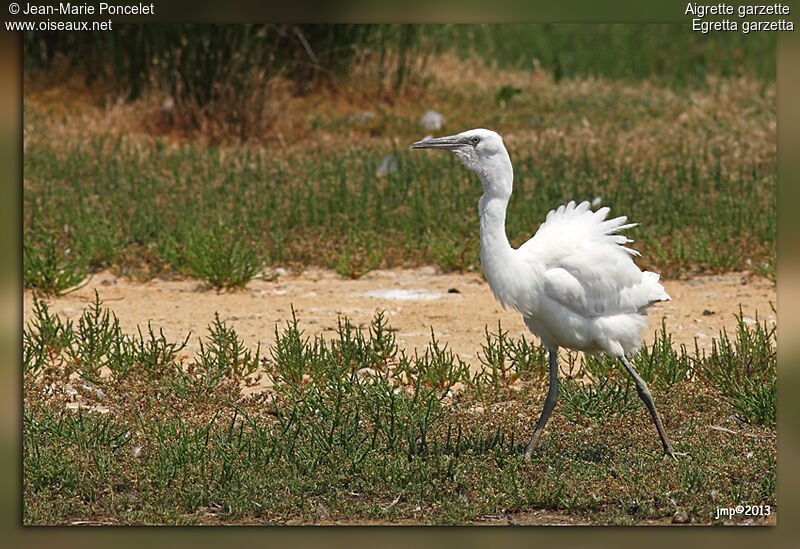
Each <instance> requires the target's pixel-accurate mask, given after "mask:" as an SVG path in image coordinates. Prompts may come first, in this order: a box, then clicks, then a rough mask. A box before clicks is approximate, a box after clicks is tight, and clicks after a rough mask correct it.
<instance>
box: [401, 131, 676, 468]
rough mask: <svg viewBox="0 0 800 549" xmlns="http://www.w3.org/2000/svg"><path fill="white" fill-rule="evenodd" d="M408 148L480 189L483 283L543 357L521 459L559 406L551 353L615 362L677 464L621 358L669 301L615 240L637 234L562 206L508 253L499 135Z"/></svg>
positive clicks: (508, 180) (508, 183) (598, 214)
mask: <svg viewBox="0 0 800 549" xmlns="http://www.w3.org/2000/svg"><path fill="white" fill-rule="evenodd" d="M411 148H412V149H442V150H446V151H452V152H453V153H455V155H456V156H457V157H458V158H459V160H461V162H462V163H463V164H464V166H466V167H467V168H469V169H470V170H472V171H474V172H475V173H476V174H478V177H479V178H480V180H481V183H482V185H483V195H482V196H481V198H480V200H479V202H478V211H479V213H480V218H481V219H480V241H481V267H482V268H483V272H484V275H485V276H486V280H488V282H489V286H490V287H491V288H492V292H494V295H495V298H497V300H498V301H499V302H500V303H501V304H502V305H503V307H511V308H513V309H515V310H517V311H519V312H520V313H521V314H522V317H523V319H524V321H525V324H526V325H527V326H528V328H529V329H530V331H531V332H532V333H533V334H535V335H536V336H538V337H539V338H541V340H542V344H543V345H544V346H545V347H546V348H547V349H548V351H549V355H550V386H549V389H548V392H547V397H546V398H545V401H544V408H543V410H542V415H541V416H540V417H539V421H537V422H536V427H535V429H534V431H533V436H532V437H531V440H530V443H529V444H528V446H527V448H526V449H525V455H526V456H528V457H529V456H530V455H531V453H532V452H533V450H534V449H535V448H536V447H537V445H538V443H539V439H540V437H541V435H542V431H543V430H544V427H545V425H546V424H547V420H548V419H549V417H550V413H551V412H552V410H553V407H554V406H555V404H556V401H557V400H558V365H557V357H558V348H559V347H565V348H568V349H574V350H579V351H585V352H588V353H598V352H604V353H606V354H608V355H610V356H612V357H616V358H619V360H620V361H621V362H622V364H623V366H625V369H626V370H627V371H628V373H629V374H630V375H631V377H633V380H634V382H635V384H636V391H637V393H638V394H639V397H640V398H641V399H642V401H644V403H645V405H646V406H647V409H648V410H649V411H650V415H651V416H652V418H653V423H655V426H656V430H657V431H658V435H659V436H660V437H661V443H662V444H663V447H664V453H665V454H666V455H668V456H670V457H675V456H676V455H678V454H677V453H676V452H675V450H674V449H673V447H672V443H671V442H670V440H669V438H668V437H667V434H666V432H665V431H664V427H663V426H662V424H661V418H660V417H659V415H658V412H657V411H656V407H655V404H654V403H653V397H652V396H651V394H650V390H649V389H648V387H647V384H646V383H645V381H644V380H643V379H642V378H641V377H640V376H639V374H637V373H636V370H635V369H634V368H633V366H632V365H631V364H630V362H629V361H628V359H627V358H626V356H627V355H629V354H630V353H632V352H634V351H635V350H636V349H637V348H638V347H639V346H640V345H641V342H642V336H641V332H642V330H644V329H645V327H646V323H645V320H644V318H643V316H644V315H645V314H646V309H647V308H648V307H650V306H651V305H653V304H654V303H656V302H658V301H668V300H669V299H670V297H669V295H667V293H666V292H665V291H664V287H663V286H662V285H661V284H660V283H659V281H658V278H659V275H658V274H656V273H651V272H648V271H645V272H642V271H641V270H640V269H639V267H637V266H636V264H635V263H634V262H633V260H632V259H631V256H633V255H638V252H636V251H634V250H631V249H629V248H626V247H625V244H627V243H629V242H631V240H629V239H628V238H626V237H624V236H622V235H620V234H616V233H617V232H618V231H621V230H624V229H628V228H630V227H633V226H635V225H636V224H635V223H626V221H627V218H626V217H616V218H614V219H606V216H607V215H608V212H609V208H607V207H603V208H600V209H599V210H597V211H592V210H591V209H590V206H589V203H588V202H582V203H581V204H578V205H577V206H576V205H575V203H574V202H570V203H569V204H566V205H562V206H559V207H558V209H556V210H553V211H551V212H550V213H548V214H547V218H546V219H545V222H544V223H542V225H541V226H540V227H539V230H538V231H536V234H535V235H533V238H531V239H530V240H528V241H527V242H525V243H524V244H523V245H522V246H520V247H519V248H517V249H514V248H512V247H511V245H510V244H509V242H508V237H507V236H506V229H505V222H506V207H507V205H508V200H509V198H510V196H511V190H512V185H513V180H514V171H513V168H512V167H511V159H510V158H509V156H508V152H507V151H506V148H505V146H504V145H503V138H502V137H500V135H498V134H497V133H495V132H493V131H491V130H485V129H475V130H469V131H465V132H463V133H460V134H457V135H451V136H448V137H438V138H431V139H424V140H422V141H417V142H416V143H412V144H411Z"/></svg>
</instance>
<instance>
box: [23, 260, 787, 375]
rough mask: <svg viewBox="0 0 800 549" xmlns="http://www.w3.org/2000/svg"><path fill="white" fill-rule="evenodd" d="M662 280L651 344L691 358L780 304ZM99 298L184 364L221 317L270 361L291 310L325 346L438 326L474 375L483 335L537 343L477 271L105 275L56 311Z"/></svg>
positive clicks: (709, 283)
mask: <svg viewBox="0 0 800 549" xmlns="http://www.w3.org/2000/svg"><path fill="white" fill-rule="evenodd" d="M662 282H663V284H664V287H665V288H666V290H667V292H668V293H669V294H670V296H672V301H670V302H666V303H660V304H658V305H656V306H655V307H653V308H652V309H651V313H650V315H649V317H648V324H649V326H648V330H647V332H646V334H645V336H646V337H645V340H646V341H648V342H650V341H652V339H653V333H654V332H655V331H656V330H657V329H659V328H660V326H661V319H662V318H663V319H665V320H666V323H667V329H668V331H669V332H670V333H671V334H672V338H673V341H674V342H675V343H676V344H681V343H683V344H686V345H687V347H689V348H690V349H691V350H693V348H694V341H695V338H697V342H698V344H699V345H700V347H701V348H704V349H706V350H709V349H710V348H711V340H712V337H716V336H717V334H718V333H719V331H720V330H722V328H723V327H725V328H726V329H727V330H728V332H729V333H732V332H733V331H734V330H735V326H736V320H735V318H734V313H737V312H738V311H739V307H740V306H741V308H742V311H743V313H744V315H745V320H746V321H748V322H752V321H754V318H755V316H756V314H757V315H758V318H759V319H760V320H768V321H770V322H774V321H775V313H774V312H773V310H772V307H771V306H770V303H772V304H775V303H776V293H775V284H774V283H773V282H771V281H769V280H767V279H764V278H760V277H756V276H752V275H750V274H748V273H728V274H723V275H708V276H700V277H696V278H692V279H690V280H662ZM95 290H97V292H98V294H99V296H100V299H101V300H102V301H103V302H104V304H105V306H106V307H108V308H110V309H111V310H113V311H114V312H115V313H116V315H117V317H118V318H119V321H120V325H121V326H122V328H123V330H124V331H125V332H128V333H136V327H137V325H138V326H141V327H142V328H143V330H144V329H146V326H147V323H148V322H151V323H152V325H153V327H154V328H155V329H163V331H164V334H165V336H166V337H167V338H168V339H169V340H171V341H175V340H182V339H184V338H185V337H186V335H187V334H188V333H191V334H192V336H191V338H190V341H189V345H188V346H187V348H186V350H185V351H184V355H185V357H186V358H188V357H191V356H193V355H194V353H195V351H196V350H197V349H199V344H198V341H199V337H205V336H206V335H207V334H208V328H207V327H208V325H209V324H210V323H211V322H212V321H213V320H214V313H215V312H217V313H219V315H220V318H221V319H222V320H223V321H225V322H226V324H228V325H229V326H232V327H234V328H235V330H236V332H237V333H238V334H239V336H240V337H241V338H242V339H243V340H244V341H245V342H246V343H247V344H248V345H249V346H250V347H252V348H255V347H256V345H258V344H259V343H260V344H261V348H262V352H263V353H267V352H268V351H267V348H268V347H269V346H270V345H271V344H272V343H273V341H274V339H275V325H276V324H278V325H279V326H281V327H282V326H284V325H285V322H286V321H287V319H289V318H291V307H292V306H294V309H295V311H296V312H297V318H298V320H299V323H300V326H301V328H302V329H303V330H304V331H305V334H306V335H307V336H314V335H316V334H322V335H323V336H324V337H326V338H330V337H333V336H334V335H335V330H336V326H337V317H338V316H340V315H343V316H347V317H348V318H349V319H350V321H351V322H352V323H353V324H354V325H358V326H362V327H364V328H366V327H367V326H368V325H369V322H370V320H371V319H372V318H373V316H374V314H375V313H376V312H378V311H386V314H387V315H388V318H389V323H390V325H391V326H392V327H393V328H395V329H396V330H397V332H396V335H397V342H398V344H399V345H400V347H401V348H404V349H406V352H407V353H409V352H410V353H413V349H415V348H416V349H420V350H422V349H424V347H425V346H426V345H427V344H428V342H429V341H430V334H431V327H433V330H434V332H435V333H436V336H437V339H438V340H439V341H440V342H446V343H447V344H448V345H449V347H450V348H451V349H452V350H453V351H455V352H456V353H457V354H458V355H459V356H461V358H462V359H463V360H465V361H466V362H468V363H469V364H470V365H471V366H473V367H474V366H476V365H477V364H478V358H477V354H478V352H479V351H480V344H481V342H483V341H484V329H485V327H487V326H488V327H489V329H490V330H491V331H495V330H496V328H497V321H498V320H500V321H501V322H502V326H503V329H504V330H507V331H508V332H509V335H510V336H512V337H515V338H517V337H519V336H521V335H523V334H528V336H530V334H529V333H528V332H527V328H526V327H525V325H524V324H523V322H522V319H521V317H520V316H519V314H518V313H516V312H514V311H507V310H503V309H502V307H500V305H499V304H498V303H497V302H496V301H495V300H494V297H493V295H492V292H491V290H490V289H489V285H488V284H487V283H486V282H485V281H484V280H483V277H482V276H481V275H480V274H479V273H463V274H459V273H454V274H453V273H451V274H442V273H439V272H438V271H437V270H436V269H435V268H433V267H423V268H417V269H393V270H377V271H373V272H370V273H368V274H366V275H365V276H363V277H361V278H360V279H357V280H352V279H349V278H344V277H342V276H340V275H338V274H336V273H335V272H333V271H326V270H319V269H307V270H305V271H304V272H302V273H300V274H290V273H287V274H282V275H281V276H278V277H277V278H276V279H275V280H272V281H266V280H254V281H252V282H250V283H249V284H248V285H247V286H246V288H244V289H243V290H237V291H229V292H217V291H216V290H214V289H210V288H209V287H208V286H207V285H205V284H204V283H202V282H200V281H198V280H176V281H165V280H151V281H149V282H145V283H141V282H135V281H132V280H129V279H127V278H121V277H117V276H115V275H113V274H112V273H110V272H101V273H98V274H96V275H94V277H92V279H91V280H90V282H89V283H88V284H87V285H86V286H84V287H83V288H81V289H80V290H77V291H75V292H72V293H70V294H67V295H66V296H63V297H58V298H50V299H49V300H48V301H49V303H50V305H51V309H52V310H53V311H54V312H57V313H59V314H60V315H62V316H64V317H66V318H71V319H73V320H76V319H77V318H79V317H80V315H81V314H82V313H83V311H84V310H85V309H86V307H87V306H88V304H89V303H90V302H91V301H92V300H93V299H94V292H95ZM32 307H33V297H32V293H31V292H30V291H26V292H25V295H24V318H25V322H26V323H27V322H28V321H29V320H30V318H31V310H32Z"/></svg>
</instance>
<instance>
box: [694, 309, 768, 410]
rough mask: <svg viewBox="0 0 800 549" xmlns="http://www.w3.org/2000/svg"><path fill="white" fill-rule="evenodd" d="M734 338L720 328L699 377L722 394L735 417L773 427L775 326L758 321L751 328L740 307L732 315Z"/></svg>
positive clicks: (704, 359)
mask: <svg viewBox="0 0 800 549" xmlns="http://www.w3.org/2000/svg"><path fill="white" fill-rule="evenodd" d="M736 321H737V325H736V336H735V339H732V338H731V337H730V336H728V333H727V331H726V330H725V329H724V328H723V330H722V333H721V334H720V335H719V340H714V341H712V348H711V353H710V355H709V356H708V357H706V356H705V355H704V356H703V360H702V368H701V369H700V375H701V377H702V379H703V380H704V381H705V382H706V383H709V384H713V385H715V386H716V387H718V388H719V389H720V390H721V391H722V395H723V397H724V398H725V400H726V401H727V402H728V403H729V404H730V405H731V406H732V407H733V409H734V410H735V411H736V414H737V416H738V417H739V418H740V419H741V420H743V421H746V422H748V423H755V424H758V425H774V424H775V418H776V409H777V385H778V375H777V358H776V356H777V355H776V351H775V341H776V335H775V330H776V326H775V325H774V324H773V325H771V326H768V325H767V322H766V321H764V322H759V321H758V317H756V318H755V319H754V320H753V322H752V327H751V325H750V324H748V322H747V321H746V320H745V317H744V315H743V314H742V311H741V308H740V309H739V313H738V314H737V315H736Z"/></svg>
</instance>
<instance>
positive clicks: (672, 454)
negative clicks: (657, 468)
mask: <svg viewBox="0 0 800 549" xmlns="http://www.w3.org/2000/svg"><path fill="white" fill-rule="evenodd" d="M685 457H691V456H689V454H687V453H686V452H676V451H675V450H673V449H672V448H667V449H666V450H664V459H667V458H670V459H672V460H674V461H678V460H680V459H681V458H685Z"/></svg>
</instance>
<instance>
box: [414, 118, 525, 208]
mask: <svg viewBox="0 0 800 549" xmlns="http://www.w3.org/2000/svg"><path fill="white" fill-rule="evenodd" d="M411 148H412V149H442V150H445V151H451V152H452V153H453V154H455V155H456V156H457V157H458V159H459V160H461V163H462V164H464V166H466V167H467V168H469V169H470V170H472V171H474V172H475V173H476V174H478V177H480V179H481V183H483V192H484V193H485V194H488V195H494V196H504V197H505V198H508V197H509V196H511V188H512V182H513V179H514V172H513V168H512V167H511V159H510V158H509V156H508V151H506V147H505V145H504V144H503V138H502V137H500V135H499V134H498V133H497V132H493V131H492V130H486V129H483V128H478V129H475V130H467V131H465V132H461V133H459V134H456V135H449V136H447V137H434V138H432V139H423V140H422V141H417V142H416V143H412V144H411Z"/></svg>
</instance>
